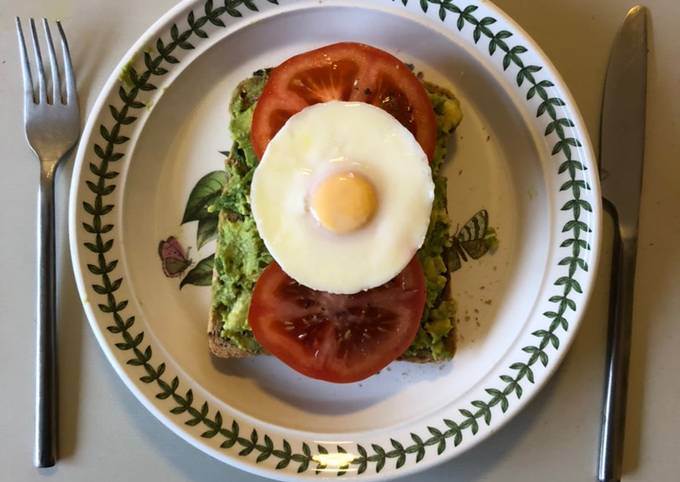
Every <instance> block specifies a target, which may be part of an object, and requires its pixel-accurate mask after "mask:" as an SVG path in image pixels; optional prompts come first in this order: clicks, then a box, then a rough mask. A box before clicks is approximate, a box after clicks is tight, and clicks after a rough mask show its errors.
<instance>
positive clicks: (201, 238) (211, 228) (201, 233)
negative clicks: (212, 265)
mask: <svg viewBox="0 0 680 482" xmlns="http://www.w3.org/2000/svg"><path fill="white" fill-rule="evenodd" d="M216 237H217V213H215V215H214V216H210V217H208V218H203V219H201V220H200V221H198V230H197V231H196V244H197V245H198V249H201V248H202V247H203V246H205V244H206V243H207V242H208V241H210V240H213V239H215V238H216Z"/></svg>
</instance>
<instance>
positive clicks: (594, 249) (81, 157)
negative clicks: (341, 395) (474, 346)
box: [68, 0, 602, 480]
mask: <svg viewBox="0 0 680 482" xmlns="http://www.w3.org/2000/svg"><path fill="white" fill-rule="evenodd" d="M266 1H267V2H269V3H276V2H275V1H272V0H266ZM264 2H265V0H252V1H250V2H249V1H247V0H246V1H245V2H244V1H241V2H238V3H237V5H236V7H238V8H241V7H243V6H246V8H247V4H248V3H252V4H254V5H257V4H259V3H264ZM208 3H211V4H212V2H211V0H183V1H182V2H180V3H178V4H177V5H175V6H174V7H172V8H171V9H170V10H169V11H168V12H166V13H165V14H164V15H163V16H161V17H160V18H159V19H158V20H157V21H156V22H154V23H153V24H152V25H151V26H150V27H149V28H148V29H147V30H146V31H145V32H144V34H143V35H142V36H141V37H140V38H139V39H138V40H137V41H136V42H135V43H134V44H133V45H132V47H131V48H130V49H129V50H128V51H127V52H126V53H125V55H124V56H123V57H122V60H121V61H120V62H119V63H118V64H117V66H116V67H115V69H114V71H113V72H112V74H111V75H110V76H109V78H108V79H107V81H106V83H105V84H104V86H103V87H102V89H101V91H100V93H99V95H98V97H97V99H96V101H95V103H94V105H93V108H92V110H91V111H90V114H89V115H88V119H87V122H86V125H85V128H84V130H83V135H82V138H81V143H80V145H79V147H78V151H77V154H76V162H75V164H74V175H73V177H72V181H71V186H70V195H69V209H68V212H69V225H68V230H69V246H70V250H71V259H72V265H73V270H74V275H75V279H76V284H77V286H78V293H79V296H80V299H81V302H82V304H83V307H84V310H85V312H86V315H87V318H88V322H89V324H90V326H91V327H92V330H93V332H94V334H95V337H96V338H97V341H98V343H99V345H100V346H101V348H102V350H103V351H104V353H105V355H106V357H107V359H108V361H109V363H110V364H111V365H112V366H113V368H114V370H115V371H116V373H117V374H118V375H119V376H120V377H121V379H122V380H123V382H124V384H125V385H126V386H127V387H128V388H129V389H130V390H131V391H132V392H133V394H134V395H135V397H136V398H137V399H138V400H139V401H140V402H141V403H142V405H144V406H145V407H146V408H147V409H148V410H149V411H150V412H151V413H153V414H154V416H155V417H156V418H157V419H159V420H160V421H161V422H162V423H163V424H164V425H166V426H167V427H168V428H170V429H171V430H172V431H173V432H174V433H176V434H177V435H178V436H180V437H181V438H182V439H184V440H186V441H188V442H189V443H191V444H192V445H194V446H195V447H197V448H198V449H200V450H202V451H204V452H206V453H208V454H209V455H212V456H213V457H215V458H217V459H218V460H221V461H226V462H228V463H230V464H232V465H234V466H236V467H238V468H240V469H242V470H246V471H249V472H253V473H256V474H258V475H262V476H265V477H270V478H271V477H275V478H279V479H285V480H300V478H299V476H295V474H294V472H292V471H288V472H286V471H283V470H275V469H273V468H270V467H267V466H265V465H262V464H260V463H259V462H257V463H254V462H253V461H252V460H251V459H250V458H248V457H247V456H246V457H240V456H236V455H232V454H231V453H227V452H220V451H218V450H216V449H214V448H213V447H210V446H209V445H207V444H205V443H202V440H200V439H198V438H196V437H195V436H193V435H192V434H188V433H187V431H186V430H185V429H183V428H184V425H182V424H181V422H178V421H177V420H172V419H171V417H172V415H170V414H169V413H167V411H166V412H164V411H162V410H161V409H160V408H159V407H158V406H157V405H156V404H155V403H153V400H151V399H149V397H148V396H147V395H146V394H145V393H144V392H143V391H142V390H141V388H140V385H139V380H138V379H136V378H133V377H132V375H131V374H130V373H129V372H128V371H127V369H126V366H124V365H123V364H122V363H120V361H119V360H118V359H117V357H116V355H115V353H114V349H113V347H112V346H111V345H110V342H109V341H107V340H106V338H105V333H104V331H103V329H102V328H103V326H100V323H99V321H98V319H97V317H98V316H100V315H97V314H96V313H95V311H94V308H93V305H92V303H90V302H89V301H88V294H90V293H91V287H88V286H86V284H85V276H84V274H83V273H84V268H85V266H86V265H85V264H84V263H83V261H82V260H81V255H80V250H81V249H83V248H82V245H81V244H79V243H78V240H79V239H80V238H81V235H80V234H78V230H79V229H80V227H79V226H78V224H77V223H78V221H79V220H80V217H79V215H78V213H79V211H80V210H81V207H80V206H78V201H79V200H80V196H79V193H80V188H81V185H82V183H83V182H82V181H83V177H84V176H82V174H83V172H84V170H85V168H84V166H85V161H86V156H87V151H88V149H89V148H90V147H91V145H92V136H93V135H94V132H95V127H96V124H97V123H98V121H99V119H100V117H101V115H102V113H103V112H104V110H105V108H106V101H107V100H108V98H109V96H110V95H111V92H112V90H113V88H114V87H116V84H117V83H119V73H120V72H121V70H122V69H123V68H124V67H125V66H126V65H127V64H128V62H129V59H131V58H133V57H134V56H135V55H136V54H138V53H139V52H141V51H142V49H143V48H144V47H145V46H146V45H147V44H148V43H149V41H150V40H155V39H156V38H158V37H159V35H160V34H161V33H163V32H165V31H166V30H168V29H169V27H170V25H171V24H172V22H173V19H175V18H176V17H178V16H179V15H180V14H182V13H186V12H188V11H192V12H193V10H195V9H200V8H201V7H204V6H205V5H206V4H208ZM284 3H286V4H288V3H291V4H292V3H305V1H304V0H299V1H298V0H291V1H286V2H284ZM318 3H319V5H318V7H323V6H337V5H342V4H345V5H355V3H354V2H341V1H340V0H337V1H332V2H324V3H323V5H322V4H321V2H318ZM362 3H363V2H362ZM371 3H372V4H374V5H375V4H385V3H387V0H385V1H381V0H375V1H372V2H371ZM416 3H419V4H420V6H421V9H423V10H427V9H425V8H423V7H422V5H429V7H430V8H432V9H435V8H436V7H437V6H438V5H444V4H445V5H447V6H452V7H455V8H457V6H456V5H455V4H454V2H453V1H450V0H444V1H442V2H437V3H435V2H434V1H433V0H420V2H417V0H411V2H410V3H409V2H408V0H398V1H394V0H393V2H392V4H390V5H395V8H396V6H401V5H402V4H403V6H404V7H406V6H407V4H411V5H412V4H416ZM460 3H466V4H467V5H468V6H467V7H466V8H465V9H464V13H465V12H468V13H467V14H468V15H469V14H471V13H472V12H473V11H475V10H476V9H477V8H479V7H483V8H486V9H488V10H490V11H491V13H492V14H493V15H494V16H495V17H497V18H501V19H502V20H503V21H504V22H506V23H507V24H508V25H509V26H510V27H511V28H510V29H508V30H510V31H511V36H515V35H517V34H519V35H518V36H519V37H521V41H522V43H523V44H524V45H526V46H528V47H529V48H530V51H531V52H533V53H534V54H535V57H536V58H537V59H538V60H540V66H541V67H543V68H544V72H547V73H548V78H549V79H550V81H554V86H555V87H556V89H557V91H558V93H559V99H560V100H562V101H564V102H565V105H566V106H567V107H568V108H569V110H570V112H569V116H568V119H567V120H571V121H572V122H573V124H574V126H573V127H570V128H571V129H573V130H574V131H575V132H577V133H578V134H579V136H578V138H576V137H575V138H573V139H574V140H575V141H576V142H577V143H579V142H580V145H579V146H573V147H574V148H575V149H579V150H580V151H581V152H582V153H583V155H582V156H581V158H584V159H586V161H587V162H588V163H589V165H590V166H591V168H590V169H589V170H590V172H591V173H592V172H593V170H594V169H593V168H596V164H595V162H594V161H595V159H596V157H595V155H594V152H593V149H592V145H591V142H590V139H589V136H588V132H587V129H586V127H585V123H584V121H583V118H582V116H581V113H580V111H579V109H578V107H577V105H576V103H575V101H574V99H573V96H572V95H571V92H570V91H569V89H568V88H567V86H566V84H565V82H564V80H563V78H562V76H561V75H560V74H559V72H558V71H557V69H556V68H555V67H554V65H553V64H552V62H551V61H550V60H549V58H548V57H547V56H546V55H545V53H544V52H543V51H542V50H541V48H540V47H539V46H538V44H537V43H536V42H535V41H534V40H533V39H532V38H531V37H530V36H529V35H528V34H527V33H526V32H525V31H524V29H522V28H521V27H520V26H519V25H518V24H517V23H516V22H515V21H514V20H513V19H512V18H510V17H509V16H508V15H507V14H505V13H504V12H503V11H502V10H501V9H500V8H498V7H497V6H496V5H494V4H492V3H491V2H489V1H484V0H482V1H475V0H467V1H466V2H460ZM471 6H472V7H475V8H474V9H473V10H470V11H468V10H467V9H469V8H470V7H471ZM241 10H243V8H241ZM284 11H287V10H284ZM409 11H412V10H410V9H409ZM449 12H451V11H450V10H449ZM412 13H413V12H412ZM422 14H423V15H425V16H426V17H427V19H428V20H432V18H431V17H430V16H428V15H427V14H426V12H425V11H423V12H422ZM446 14H447V13H446V12H445V13H444V15H446ZM413 15H416V13H413ZM440 15H441V14H440ZM245 18H247V15H246V16H245ZM472 18H474V17H472ZM182 20H184V19H182ZM420 20H424V19H420ZM441 20H442V22H443V21H444V19H443V18H441ZM475 20H476V19H475ZM239 21H240V22H242V21H243V20H239ZM466 21H467V20H466ZM177 22H179V20H178V21H177ZM485 27H486V26H485ZM449 28H450V29H451V30H453V27H452V26H451V27H449ZM475 35H476V34H475ZM496 35H497V34H496ZM494 37H495V35H494ZM501 40H502V39H501ZM480 49H481V47H480ZM521 53H522V52H519V54H521ZM480 55H482V53H480ZM490 56H493V54H490ZM189 65H190V64H189ZM529 73H531V72H529ZM518 87H519V86H518ZM532 130H533V129H532ZM557 152H558V153H559V152H560V151H557ZM553 154H554V153H553ZM555 176H556V179H559V178H557V176H558V175H557V174H556V175H555ZM572 180H573V179H572ZM588 180H589V182H590V186H589V190H590V191H591V196H592V198H593V199H591V200H589V201H590V203H591V209H592V211H591V213H590V215H591V217H592V219H593V221H594V222H593V223H592V224H591V227H592V230H591V239H592V243H591V245H590V249H589V252H590V258H589V259H590V260H592V263H591V265H590V266H589V268H590V271H588V270H586V271H585V272H584V274H583V276H585V277H586V280H587V281H588V284H587V289H586V290H585V293H583V296H582V297H581V298H580V299H579V303H580V304H581V308H580V310H574V312H573V315H572V318H571V320H569V321H570V324H571V325H572V326H571V328H570V329H569V330H568V331H565V335H564V338H563V339H562V340H559V341H560V342H563V344H562V345H561V346H560V348H559V349H558V350H556V351H555V352H554V353H553V356H552V358H551V360H550V362H549V363H547V366H546V367H545V368H546V369H545V371H544V374H543V375H542V376H541V379H540V383H537V384H536V385H535V387H534V388H533V389H532V390H529V391H528V392H527V394H526V396H524V398H522V399H518V400H517V401H515V405H514V406H511V407H510V413H509V414H508V415H507V416H504V417H502V418H501V421H500V422H499V423H495V424H493V425H492V426H491V429H490V430H487V431H482V432H481V433H480V434H479V435H476V436H474V437H470V438H471V439H472V441H471V442H467V443H466V444H465V450H467V449H469V448H471V447H472V446H474V445H476V444H477V443H479V442H481V441H482V440H484V439H486V438H487V437H488V436H489V435H490V434H491V433H494V432H495V431H496V430H498V429H499V428H500V427H501V426H502V425H504V424H505V423H506V422H507V421H508V420H509V419H510V418H512V416H514V414H515V413H516V412H518V411H519V410H521V409H522V408H524V407H525V406H526V405H527V404H528V403H529V401H530V400H531V399H532V398H533V397H534V396H535V395H536V394H537V393H538V391H539V390H540V389H541V387H542V386H544V385H545V383H546V382H547V380H548V379H549V378H550V377H551V376H552V375H553V373H554V371H555V370H556V369H557V367H558V366H559V365H560V364H561V362H562V360H563V359H564V356H565V355H566V353H567V352H568V350H569V348H570V346H571V344H572V343H573V341H574V338H575V334H576V332H577V328H578V326H579V325H580V323H581V321H582V319H583V315H584V312H585V309H586V307H587V305H588V303H589V300H590V298H591V296H592V293H593V286H594V281H595V270H596V267H597V265H598V263H599V258H600V254H601V253H600V252H601V247H600V244H601V242H600V241H601V231H602V208H601V200H600V187H599V180H598V177H597V175H591V176H590V178H589V179H588ZM549 195H550V196H551V197H552V196H554V194H549ZM555 208H556V209H555V210H557V206H555ZM577 221H578V219H577ZM558 241H559V240H558V239H555V240H554V243H555V245H556V244H557V242H558ZM551 249H554V245H551ZM102 325H103V324H102ZM520 380H521V379H520ZM511 393H512V392H511ZM504 413H505V412H504ZM496 420H498V418H497V419H496ZM428 428H429V427H428ZM449 429H452V427H450V426H449ZM458 430H459V431H460V427H458ZM430 433H431V434H432V435H433V436H434V435H435V434H434V433H433V432H432V431H430ZM473 433H476V432H475V430H473ZM440 435H441V432H440ZM442 440H444V448H445V447H446V438H444V439H442ZM414 441H415V440H414ZM398 443H399V442H398ZM255 445H257V443H255ZM421 445H422V443H421ZM456 445H457V443H456ZM393 447H394V450H396V451H397V452H399V448H398V447H397V446H395V445H394V444H393ZM394 450H393V451H394ZM423 450H424V453H425V454H426V455H431V454H432V451H431V450H430V451H427V450H426V449H425V446H424V445H423ZM401 451H402V452H403V446H402V448H401ZM462 452H463V451H459V452H454V451H452V450H448V451H446V450H443V451H442V453H438V454H437V456H434V457H428V458H424V459H423V460H422V463H420V464H417V465H416V464H415V463H412V464H407V463H404V462H402V464H401V465H399V462H400V460H401V457H400V456H399V455H398V456H399V458H398V460H397V466H396V468H394V469H393V470H387V471H385V472H379V471H377V472H376V473H374V474H369V473H368V472H363V474H354V473H352V472H351V471H343V470H341V468H340V469H335V471H334V472H332V473H331V474H329V477H331V476H332V477H333V478H335V477H337V475H344V476H345V477H344V478H354V477H359V478H362V479H365V480H369V479H383V480H384V479H386V478H392V477H399V476H403V475H406V474H407V473H412V472H414V471H419V470H422V469H425V468H428V467H431V466H432V465H434V464H436V463H439V462H442V461H444V460H449V459H451V458H452V456H454V455H460V453H462ZM376 454H378V455H379V451H376V450H375V448H374V451H373V453H372V454H371V455H370V456H368V457H369V458H370V457H373V456H375V455H376ZM363 456H364V458H365V459H366V458H367V456H366V454H363ZM418 456H420V452H418ZM310 458H311V455H310ZM386 458H388V459H389V458H397V456H394V457H392V456H390V455H386V454H385V451H384V449H383V453H382V458H380V457H378V459H377V461H373V462H372V463H375V464H376V466H375V467H374V468H377V465H378V464H379V463H380V460H382V463H383V464H384V463H385V459H386ZM353 463H354V462H353ZM367 463H371V461H368V462H367ZM400 467H403V468H400ZM397 469H399V470H397ZM309 472H311V470H310V471H309ZM309 472H308V471H305V475H307V474H309ZM342 472H344V473H342ZM324 476H325V474H324ZM324 476H321V477H324ZM317 478H320V477H319V476H317Z"/></svg>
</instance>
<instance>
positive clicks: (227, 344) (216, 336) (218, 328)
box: [208, 71, 460, 363]
mask: <svg viewBox="0 0 680 482" xmlns="http://www.w3.org/2000/svg"><path fill="white" fill-rule="evenodd" d="M259 72H260V73H259V75H260V77H259V80H258V78H257V77H253V78H251V79H246V80H245V81H243V82H242V83H241V84H239V86H238V87H237V89H236V91H235V94H234V99H233V100H232V105H231V106H230V110H231V113H232V115H237V114H238V113H239V112H243V111H245V110H246V109H248V108H249V107H250V106H252V105H253V104H254V103H255V102H256V100H257V97H258V96H259V91H258V92H257V94H256V95H253V89H251V88H250V87H251V86H252V85H253V82H257V84H256V85H258V86H259V89H260V90H261V86H262V83H261V80H262V78H263V77H262V76H264V78H266V76H267V74H268V71H259ZM257 75H258V73H256V76H257ZM249 83H250V84H249ZM425 86H426V88H427V90H428V91H429V92H436V93H438V94H440V95H442V96H444V97H446V98H449V99H452V100H454V101H455V103H456V106H457V108H458V109H459V105H458V101H457V100H456V99H455V97H454V96H453V94H452V93H450V92H449V91H447V90H445V89H441V88H440V87H437V86H435V85H434V84H430V83H427V82H426V83H425ZM436 108H437V106H435V111H436ZM436 113H437V114H438V116H439V117H441V116H442V115H443V114H442V113H440V112H436ZM454 114H455V113H454ZM454 116H455V115H454ZM458 122H460V115H459V116H458V118H456V119H453V121H452V122H450V123H449V124H450V125H453V128H455V126H456V125H457V124H458ZM442 127H444V126H440V130H442V131H443V132H444V133H445V134H450V132H452V130H453V128H452V129H450V130H449V129H448V128H445V129H441V128H442ZM447 137H448V135H447ZM442 142H443V144H444V146H446V142H445V141H443V140H442ZM444 149H445V147H444ZM233 153H234V150H233V149H232V151H231V155H233ZM225 162H226V163H229V162H233V159H231V156H230V157H228V158H227V159H226V160H225ZM433 168H434V167H433ZM444 192H445V190H444ZM225 194H228V192H226V186H225ZM229 222H230V221H229V219H228V217H227V215H226V214H225V212H224V210H222V211H221V212H220V216H219V221H218V232H221V229H222V228H223V226H224V225H225V223H229ZM218 243H219V237H218ZM443 256H444V258H446V254H445V253H444V254H443ZM445 261H446V259H445ZM446 265H447V270H446V273H444V276H445V277H446V287H445V288H444V290H443V292H442V293H441V294H440V298H439V301H437V305H438V304H439V303H440V302H441V301H442V299H444V300H445V299H448V293H449V291H450V290H449V289H448V285H449V282H450V272H449V270H448V262H446ZM217 282H218V271H217V263H215V269H214V271H213V283H212V284H213V287H214V286H215V285H216V283H217ZM442 295H443V296H442ZM223 323H224V322H223V319H222V313H221V311H220V308H219V307H217V306H215V303H213V304H212V305H211V309H210V315H209V320H208V347H209V349H210V352H211V353H212V355H214V356H215V357H218V358H246V357H250V356H255V355H256V354H266V353H264V352H260V353H253V352H251V351H248V350H245V349H242V348H241V347H240V346H239V344H237V343H235V342H232V341H230V340H229V339H226V338H224V337H222V336H221V333H222V328H223ZM455 334H456V330H455V329H452V330H451V332H450V333H449V334H448V335H447V336H446V338H445V339H444V343H445V345H446V346H447V347H448V350H449V351H450V352H451V353H453V350H454V347H455V336H456V335H455ZM400 359H401V360H405V361H410V362H416V363H430V362H434V361H436V360H435V359H434V356H433V354H432V352H431V351H430V350H429V349H424V350H409V351H408V352H407V353H406V354H405V355H404V356H402V357H401V358H400Z"/></svg>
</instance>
